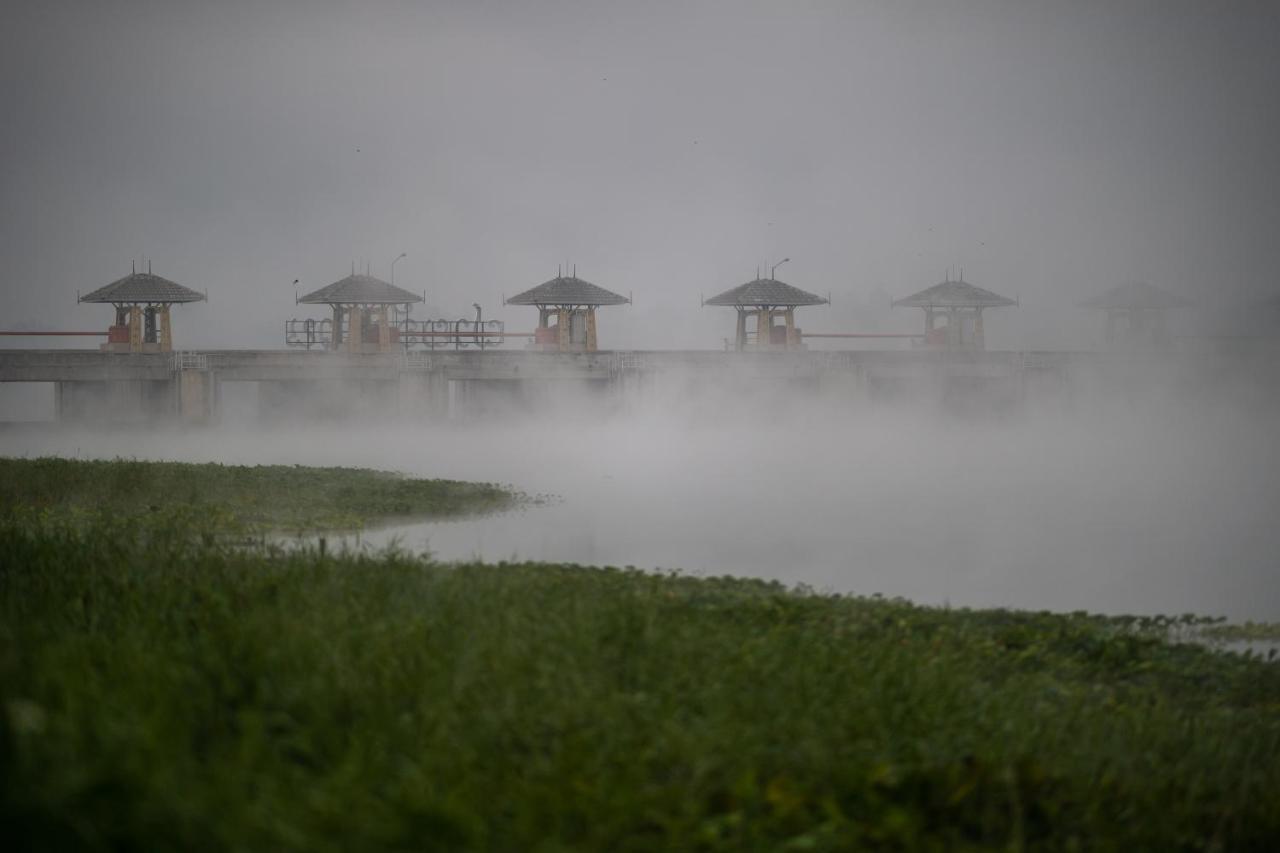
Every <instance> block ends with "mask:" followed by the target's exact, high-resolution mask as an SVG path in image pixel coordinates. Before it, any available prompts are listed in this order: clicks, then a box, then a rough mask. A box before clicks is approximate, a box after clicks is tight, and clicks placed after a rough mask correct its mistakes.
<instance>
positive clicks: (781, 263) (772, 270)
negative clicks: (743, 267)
mask: <svg viewBox="0 0 1280 853" xmlns="http://www.w3.org/2000/svg"><path fill="white" fill-rule="evenodd" d="M789 260H791V259H790V258H783V259H782V260H780V261H778V262H777V263H776V264H774V265H773V266H772V267H770V268H769V278H773V272H774V270H776V269H777V268H778V267H780V266H782V265H783V264H785V263H786V262H787V261H789Z"/></svg>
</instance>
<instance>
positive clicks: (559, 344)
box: [556, 308, 572, 352]
mask: <svg viewBox="0 0 1280 853" xmlns="http://www.w3.org/2000/svg"><path fill="white" fill-rule="evenodd" d="M556 316H557V318H558V319H557V321H556V322H557V323H558V324H559V332H560V333H559V335H557V338H558V340H557V341H556V348H557V349H559V350H560V352H568V351H569V349H570V346H569V318H570V317H571V316H572V312H571V311H569V309H567V308H560V309H557V311H556Z"/></svg>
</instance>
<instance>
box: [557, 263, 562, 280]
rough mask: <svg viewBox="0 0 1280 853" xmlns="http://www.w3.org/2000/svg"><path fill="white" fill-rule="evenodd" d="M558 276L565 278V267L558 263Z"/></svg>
mask: <svg viewBox="0 0 1280 853" xmlns="http://www.w3.org/2000/svg"><path fill="white" fill-rule="evenodd" d="M556 278H564V267H563V266H561V265H560V264H556Z"/></svg>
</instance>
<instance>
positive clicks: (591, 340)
mask: <svg viewBox="0 0 1280 853" xmlns="http://www.w3.org/2000/svg"><path fill="white" fill-rule="evenodd" d="M595 351H596V309H595V307H594V306H592V307H588V308H587V352H595Z"/></svg>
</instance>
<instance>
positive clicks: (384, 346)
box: [378, 305, 391, 352]
mask: <svg viewBox="0 0 1280 853" xmlns="http://www.w3.org/2000/svg"><path fill="white" fill-rule="evenodd" d="M378 352H391V325H390V323H389V322H388V318H387V306H385V305H380V306H378Z"/></svg>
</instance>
